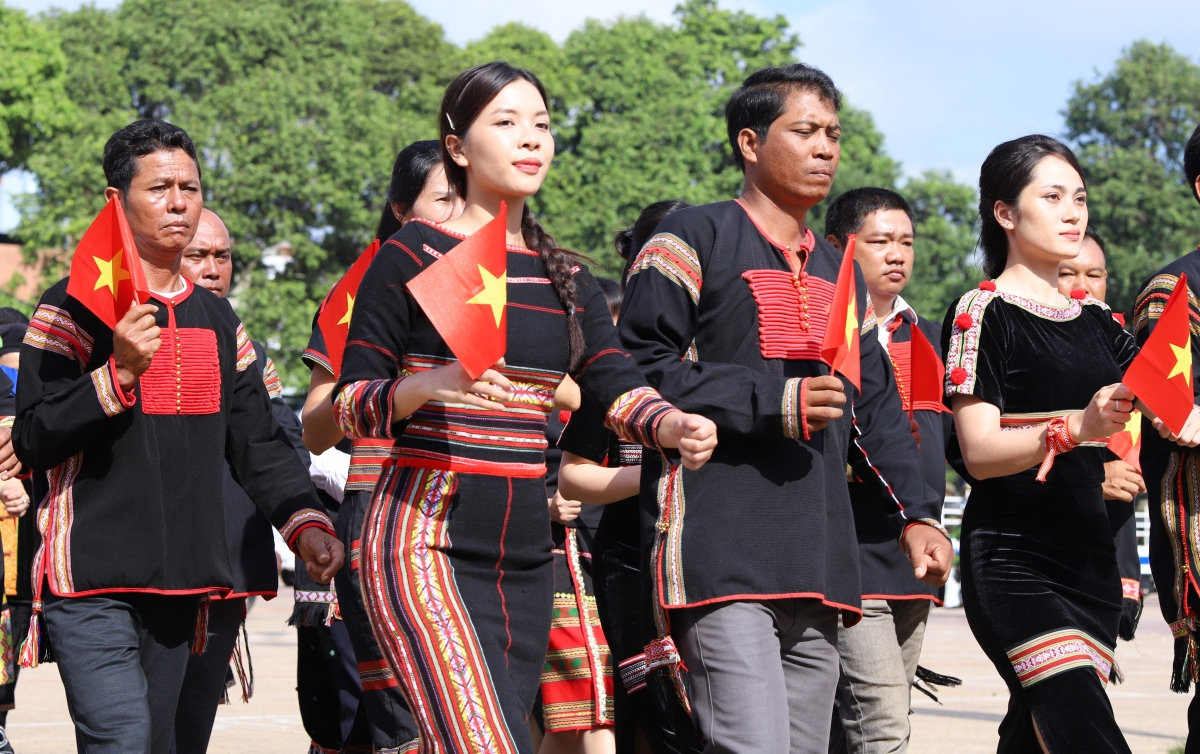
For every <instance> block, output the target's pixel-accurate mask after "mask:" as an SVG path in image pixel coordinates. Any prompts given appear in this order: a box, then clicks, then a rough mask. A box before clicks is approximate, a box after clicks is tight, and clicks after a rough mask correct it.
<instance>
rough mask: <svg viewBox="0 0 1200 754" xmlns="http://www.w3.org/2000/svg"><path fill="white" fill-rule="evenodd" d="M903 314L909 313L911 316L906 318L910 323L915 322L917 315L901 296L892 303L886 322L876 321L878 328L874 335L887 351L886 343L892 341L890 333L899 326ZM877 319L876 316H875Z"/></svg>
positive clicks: (882, 320)
mask: <svg viewBox="0 0 1200 754" xmlns="http://www.w3.org/2000/svg"><path fill="white" fill-rule="evenodd" d="M904 312H911V315H910V316H908V317H906V319H908V320H909V321H910V322H915V321H916V320H917V313H916V312H915V311H913V308H912V307H911V306H909V305H908V302H907V301H905V300H904V297H903V296H899V295H897V296H896V300H895V301H893V302H892V313H891V314H889V315H888V318H887V319H886V320H884V319H881V320H878V322H877V324H878V325H879V326H878V327H876V328H875V335H876V337H878V338H879V344H880V345H882V346H883V348H884V350H887V347H888V342H889V341H891V339H892V333H893V332H895V331H896V328H897V327H899V326H900V317H901V315H902V314H904ZM876 317H878V314H876Z"/></svg>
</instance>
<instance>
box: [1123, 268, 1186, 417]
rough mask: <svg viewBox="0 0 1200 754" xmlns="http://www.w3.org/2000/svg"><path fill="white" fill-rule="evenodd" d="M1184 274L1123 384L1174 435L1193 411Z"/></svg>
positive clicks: (1126, 373) (1131, 365)
mask: <svg viewBox="0 0 1200 754" xmlns="http://www.w3.org/2000/svg"><path fill="white" fill-rule="evenodd" d="M1187 290H1188V286H1187V275H1182V274H1181V275H1180V276H1179V281H1178V282H1177V283H1175V290H1174V291H1173V292H1172V293H1171V297H1170V298H1169V299H1167V303H1166V306H1164V307H1163V310H1162V315H1161V316H1159V318H1158V323H1157V324H1156V325H1155V327H1154V331H1153V332H1151V333H1150V337H1148V338H1147V339H1146V342H1145V343H1144V344H1143V345H1142V350H1141V351H1140V352H1139V353H1138V355H1137V356H1136V357H1135V358H1134V360H1133V363H1132V364H1130V365H1129V368H1128V369H1127V370H1125V376H1124V377H1123V378H1122V379H1121V381H1122V382H1123V383H1125V385H1126V386H1127V387H1129V389H1130V390H1132V391H1133V393H1134V394H1135V395H1136V396H1137V397H1138V400H1140V401H1141V402H1142V403H1143V404H1144V405H1145V407H1146V408H1147V409H1149V411H1148V412H1147V413H1148V415H1150V416H1152V417H1154V416H1157V417H1158V418H1159V419H1160V420H1162V422H1163V424H1165V425H1166V426H1167V428H1169V429H1170V430H1171V432H1173V433H1174V434H1176V435H1181V434H1182V433H1183V429H1184V425H1185V424H1186V423H1187V420H1188V417H1189V416H1190V415H1191V413H1192V407H1193V405H1194V401H1195V392H1194V390H1195V386H1193V385H1192V331H1191V323H1190V322H1189V315H1188V296H1187Z"/></svg>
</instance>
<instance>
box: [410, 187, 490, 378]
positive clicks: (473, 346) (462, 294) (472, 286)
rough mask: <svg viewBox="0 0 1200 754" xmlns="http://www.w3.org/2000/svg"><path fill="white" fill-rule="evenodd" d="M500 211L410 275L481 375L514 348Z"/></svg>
mask: <svg viewBox="0 0 1200 754" xmlns="http://www.w3.org/2000/svg"><path fill="white" fill-rule="evenodd" d="M505 216H506V215H505V206H504V203H503V202H501V204H500V214H498V215H496V218H495V219H494V220H492V221H491V222H489V223H488V224H487V225H485V226H483V227H482V228H480V229H479V230H477V231H476V232H475V233H473V234H472V235H471V236H470V237H469V238H467V239H466V240H465V241H463V242H462V243H460V244H459V245H458V246H455V247H454V248H453V249H451V250H450V251H448V252H447V253H446V255H445V256H443V257H442V258H441V259H439V260H437V261H436V262H434V263H433V264H431V265H429V268H428V269H427V270H425V271H424V272H422V273H421V274H419V275H417V276H416V277H415V278H413V279H412V280H410V281H408V292H409V293H411V294H412V295H413V298H415V299H416V300H417V303H418V304H420V305H421V309H422V310H423V311H424V312H425V316H426V317H429V321H430V322H432V323H433V326H434V327H435V328H437V331H438V334H439V335H441V336H442V340H444V341H446V345H448V346H450V350H451V351H453V352H454V355H455V356H457V357H458V360H459V362H460V363H461V364H462V365H463V369H465V370H466V371H467V374H469V375H471V377H472V378H477V377H479V375H481V374H483V372H484V371H485V370H487V369H490V368H491V367H492V365H493V364H495V363H496V361H497V360H499V359H500V358H501V357H502V356H504V351H505V350H506V349H507V348H508V317H507V314H506V313H505V310H506V308H507V304H508V250H507V248H506V246H505V242H504V222H505Z"/></svg>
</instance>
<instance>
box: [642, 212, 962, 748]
mask: <svg viewBox="0 0 1200 754" xmlns="http://www.w3.org/2000/svg"><path fill="white" fill-rule="evenodd" d="M785 251H786V247H785V246H783V245H782V244H778V243H775V242H774V241H772V240H771V239H770V238H768V237H767V235H766V234H765V233H763V232H762V231H761V230H760V229H759V228H758V227H757V226H756V224H755V223H754V221H753V219H752V218H751V217H750V215H749V214H748V212H747V210H746V209H745V208H744V207H743V206H742V205H741V203H740V202H736V201H730V202H721V203H718V204H711V205H707V206H702V207H692V208H689V209H682V210H679V211H677V212H675V213H673V214H671V215H670V216H669V217H668V218H667V219H666V220H665V221H664V222H663V224H662V225H661V226H659V228H658V231H657V232H656V234H655V235H654V236H653V237H652V238H651V239H650V240H649V241H647V243H646V244H645V246H643V247H642V249H641V251H640V252H639V253H638V254H637V256H636V258H635V259H634V261H633V263H632V265H631V268H630V273H629V277H628V283H627V288H626V293H625V302H624V306H623V308H622V312H621V319H620V330H621V337H622V342H623V344H624V345H625V346H626V347H627V348H628V349H629V350H630V352H631V353H632V354H633V356H634V358H635V359H637V361H638V363H639V365H640V366H641V367H642V369H643V371H644V372H645V374H646V376H647V378H648V379H649V380H650V383H651V384H652V385H654V386H655V387H657V388H658V389H659V390H660V391H661V392H662V394H663V396H664V397H666V398H667V399H668V400H670V401H672V402H673V403H675V404H676V405H678V406H680V407H681V409H682V410H685V411H689V412H694V413H699V414H703V415H704V416H707V417H709V418H710V419H712V420H713V421H715V422H716V424H717V426H718V428H719V431H720V438H721V444H720V445H719V446H718V447H717V449H716V452H715V453H714V454H713V456H712V459H711V460H710V461H709V463H708V464H707V465H706V466H704V468H702V469H700V470H699V471H696V472H691V471H682V470H681V468H680V467H678V466H675V465H673V464H669V463H668V462H667V461H666V460H665V459H664V457H663V456H662V455H661V454H657V453H647V454H645V455H643V458H642V501H643V529H642V531H643V543H649V542H653V548H654V556H653V578H654V583H655V587H656V596H657V606H658V607H659V608H662V609H661V610H659V612H658V614H657V620H656V624H657V625H656V627H657V629H658V631H659V636H660V639H659V640H658V641H656V642H654V643H652V644H651V645H650V646H649V647H647V652H646V654H647V657H646V666H647V667H649V668H653V667H665V666H673V667H674V668H675V669H676V670H678V662H679V658H680V654H682V659H683V660H684V661H685V662H686V664H687V667H688V669H689V670H690V671H691V680H692V689H691V696H692V702H693V704H692V708H693V709H694V710H695V711H696V717H697V720H698V722H699V724H700V726H701V732H702V733H703V735H704V736H705V737H706V738H707V740H708V748H707V749H706V751H786V750H788V749H789V747H790V750H791V751H792V752H817V751H819V752H822V754H823V753H824V752H825V749H826V744H827V739H828V735H829V727H830V716H831V715H832V710H833V697H834V689H835V686H836V684H837V678H838V658H837V648H836V646H837V620H838V614H839V612H840V613H841V618H842V621H843V622H844V624H845V625H847V626H849V625H853V624H854V623H856V622H857V621H858V619H859V617H860V615H861V608H860V602H861V596H862V590H861V585H860V581H859V569H858V559H859V558H858V549H857V546H856V542H855V535H854V518H853V514H852V509H851V505H850V498H849V492H848V490H847V487H846V460H847V457H848V455H852V456H853V458H854V466H855V468H856V469H857V470H858V473H859V476H860V477H862V478H863V479H864V480H874V482H875V483H876V484H878V485H879V487H880V490H881V494H884V495H885V496H886V498H887V499H889V500H891V501H892V502H893V505H895V506H896V507H897V508H898V509H899V508H901V507H903V508H904V509H905V515H906V517H907V519H908V520H907V522H906V525H914V524H916V523H917V522H918V521H923V522H924V523H928V524H930V525H933V526H937V527H940V525H941V524H940V522H939V521H938V520H937V506H938V502H939V500H940V498H939V497H937V496H936V495H935V493H934V492H933V491H932V490H929V489H928V488H927V486H926V484H925V482H924V480H923V479H922V478H921V477H920V476H918V475H915V474H912V473H909V472H908V469H909V468H910V465H911V463H912V459H913V458H914V457H915V456H916V452H917V449H916V444H915V442H914V440H913V438H912V435H911V433H910V431H909V420H908V416H907V415H906V414H905V413H904V411H903V410H902V408H901V405H900V394H899V392H898V391H897V389H896V384H895V378H894V376H893V373H892V368H891V365H890V364H888V363H887V361H886V356H885V355H884V354H883V353H882V351H881V349H880V346H879V341H878V339H877V338H876V336H875V332H874V330H873V328H874V317H873V316H870V317H868V316H867V300H866V296H865V294H864V292H865V291H866V285H865V284H864V282H863V280H862V273H861V272H859V271H857V268H856V272H855V276H856V280H857V290H858V291H859V295H858V299H857V301H856V304H855V307H854V314H855V320H856V322H858V323H863V325H862V327H861V334H860V353H861V375H862V393H861V394H856V392H855V391H854V390H853V389H852V388H848V392H847V396H848V399H849V401H850V404H849V405H847V406H846V407H845V410H844V413H843V416H842V418H841V419H839V420H837V421H834V422H831V423H830V424H829V425H828V426H827V427H826V428H825V429H824V430H822V431H821V432H818V433H816V434H814V435H812V436H811V437H809V436H808V432H807V430H806V427H807V424H806V421H805V417H804V412H803V406H804V405H805V403H804V392H805V391H806V390H807V380H806V378H809V377H814V376H818V375H822V374H828V373H829V368H828V367H827V366H826V365H825V364H824V363H823V362H822V361H821V345H822V340H823V336H824V332H825V324H826V321H827V319H828V311H829V307H830V305H831V303H832V301H833V295H834V290H835V282H836V280H837V277H838V271H839V266H840V264H841V261H842V253H841V252H840V251H838V250H837V249H835V248H834V247H833V246H831V245H830V244H828V243H827V242H826V241H824V240H823V239H816V238H814V236H813V234H812V232H811V231H807V237H806V240H805V243H804V245H803V247H802V248H801V249H799V250H797V255H798V257H799V259H800V269H792V267H791V264H790V262H789V261H788V257H787V256H786V253H785ZM856 327H857V325H856ZM851 448H853V453H852V454H851ZM893 472H895V473H893ZM668 614H669V620H668ZM668 634H670V636H668ZM672 637H673V640H674V641H673V643H672V642H671V641H670V639H671V638H672ZM701 644H703V649H701ZM675 645H678V647H679V650H680V651H679V653H676V651H675ZM677 675H678V673H677Z"/></svg>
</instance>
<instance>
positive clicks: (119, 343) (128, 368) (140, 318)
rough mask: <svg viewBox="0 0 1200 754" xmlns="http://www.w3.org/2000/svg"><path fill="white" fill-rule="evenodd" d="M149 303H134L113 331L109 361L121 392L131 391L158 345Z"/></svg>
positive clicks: (151, 306)
mask: <svg viewBox="0 0 1200 754" xmlns="http://www.w3.org/2000/svg"><path fill="white" fill-rule="evenodd" d="M157 311H158V307H157V306H154V305H153V304H134V305H133V306H131V307H129V311H127V312H125V316H124V317H122V318H121V321H120V322H118V323H117V328H116V329H115V330H113V360H114V361H116V362H117V381H118V382H120V383H121V389H122V390H124V391H125V392H127V393H128V392H129V391H130V390H133V386H134V385H135V384H136V383H137V379H138V377H141V376H142V373H143V372H145V371H146V370H147V369H149V368H150V360H151V359H152V358H154V354H155V352H156V351H158V349H159V348H160V347H162V339H161V336H162V330H161V329H160V328H159V326H158V325H156V324H154V313H155V312H157Z"/></svg>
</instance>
